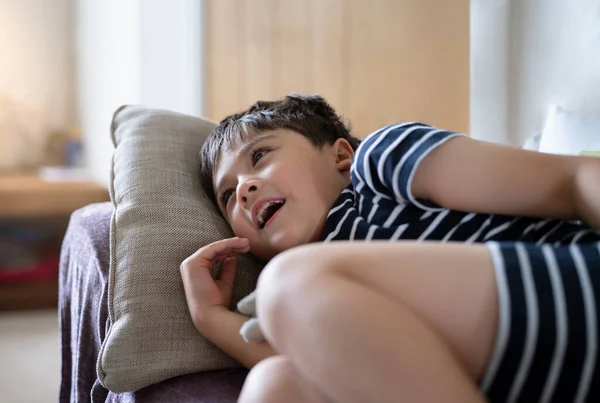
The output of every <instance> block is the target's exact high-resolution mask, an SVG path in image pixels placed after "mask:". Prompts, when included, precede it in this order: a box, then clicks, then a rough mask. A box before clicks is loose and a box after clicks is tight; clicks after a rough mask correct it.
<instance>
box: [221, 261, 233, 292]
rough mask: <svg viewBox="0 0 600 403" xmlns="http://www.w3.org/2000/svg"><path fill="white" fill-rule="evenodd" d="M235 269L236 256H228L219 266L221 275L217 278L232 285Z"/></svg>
mask: <svg viewBox="0 0 600 403" xmlns="http://www.w3.org/2000/svg"><path fill="white" fill-rule="evenodd" d="M236 269H237V258H236V257H228V258H227V259H225V261H224V262H223V266H222V267H221V275H220V276H219V280H221V281H223V282H224V283H225V284H227V285H228V286H230V287H232V286H233V281H234V280H235V272H236Z"/></svg>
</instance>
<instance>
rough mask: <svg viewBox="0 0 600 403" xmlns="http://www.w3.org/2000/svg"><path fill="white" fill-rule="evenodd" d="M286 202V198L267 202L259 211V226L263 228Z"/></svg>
mask: <svg viewBox="0 0 600 403" xmlns="http://www.w3.org/2000/svg"><path fill="white" fill-rule="evenodd" d="M284 204H285V200H284V199H281V200H270V201H268V202H266V203H265V204H264V205H263V206H262V207H261V208H260V210H259V211H258V214H257V215H256V219H257V222H258V227H259V228H260V229H263V228H264V227H265V225H267V223H268V222H269V220H270V219H271V218H272V217H273V216H274V215H275V213H276V212H277V211H279V209H280V208H281V207H282V206H283V205H284Z"/></svg>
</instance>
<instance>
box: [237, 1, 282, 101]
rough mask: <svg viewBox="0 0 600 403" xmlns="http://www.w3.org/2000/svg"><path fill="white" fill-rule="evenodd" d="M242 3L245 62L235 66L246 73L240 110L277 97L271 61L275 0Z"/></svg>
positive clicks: (273, 48)
mask: <svg viewBox="0 0 600 403" xmlns="http://www.w3.org/2000/svg"><path fill="white" fill-rule="evenodd" d="M240 3H245V6H244V7H245V13H244V15H245V18H246V22H245V24H244V25H245V38H244V39H245V43H244V44H245V54H246V55H245V56H246V58H245V61H244V62H243V63H241V64H239V67H240V68H242V69H245V70H246V76H245V82H244V87H245V93H244V98H243V100H242V101H243V108H246V107H247V106H249V105H251V104H253V103H254V102H256V101H257V100H259V99H260V100H269V99H274V98H277V96H278V94H277V90H276V84H275V83H276V80H277V78H276V76H275V75H276V74H277V73H278V72H277V71H276V70H275V69H274V65H275V63H274V59H275V57H276V53H275V52H276V46H275V41H274V32H275V22H274V21H275V17H276V16H277V10H278V7H279V3H280V2H279V1H277V0H243V1H238V4H240Z"/></svg>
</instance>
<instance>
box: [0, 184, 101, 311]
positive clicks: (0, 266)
mask: <svg viewBox="0 0 600 403" xmlns="http://www.w3.org/2000/svg"><path fill="white" fill-rule="evenodd" d="M106 200H108V192H107V190H106V189H105V188H104V187H102V186H100V185H98V184H97V183H95V182H93V181H86V180H77V181H47V180H43V179H41V178H40V176H39V175H38V174H37V173H4V174H1V175H0V310H22V309H38V308H49V307H56V306H57V301H58V260H59V259H58V258H59V253H60V247H61V243H62V239H63V235H64V233H65V229H66V227H67V223H68V220H69V216H70V215H71V213H72V212H73V211H75V210H76V209H78V208H80V207H82V206H85V205H87V204H90V203H94V202H101V201H106Z"/></svg>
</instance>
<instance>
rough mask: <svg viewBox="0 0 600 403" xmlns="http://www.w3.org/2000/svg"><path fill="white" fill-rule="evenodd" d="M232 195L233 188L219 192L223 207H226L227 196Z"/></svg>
mask: <svg viewBox="0 0 600 403" xmlns="http://www.w3.org/2000/svg"><path fill="white" fill-rule="evenodd" d="M232 195H233V190H231V189H227V190H224V191H223V192H221V204H222V205H223V207H227V203H228V202H229V198H230V197H231V196H232Z"/></svg>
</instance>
